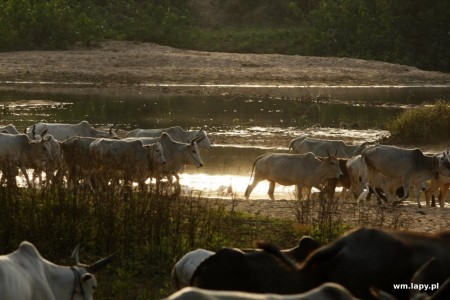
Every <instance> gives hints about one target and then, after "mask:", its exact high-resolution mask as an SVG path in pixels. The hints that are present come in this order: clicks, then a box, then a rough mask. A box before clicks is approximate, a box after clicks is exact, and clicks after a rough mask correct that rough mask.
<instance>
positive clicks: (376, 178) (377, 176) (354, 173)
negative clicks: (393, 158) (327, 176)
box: [346, 155, 426, 201]
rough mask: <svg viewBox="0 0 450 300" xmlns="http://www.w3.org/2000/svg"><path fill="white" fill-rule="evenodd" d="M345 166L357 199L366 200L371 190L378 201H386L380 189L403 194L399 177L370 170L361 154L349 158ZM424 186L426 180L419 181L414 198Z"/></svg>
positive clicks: (387, 192)
mask: <svg viewBox="0 0 450 300" xmlns="http://www.w3.org/2000/svg"><path fill="white" fill-rule="evenodd" d="M346 166H347V170H348V173H349V178H350V181H351V189H352V192H353V195H354V197H355V199H357V201H360V200H366V197H367V196H369V195H370V194H371V193H372V192H373V193H374V194H375V196H376V197H377V198H378V201H380V199H382V200H384V201H387V198H386V196H385V195H383V194H380V192H381V191H382V192H383V193H385V194H387V195H391V196H393V195H395V194H398V195H403V194H404V191H403V190H402V189H401V188H402V180H401V178H397V179H392V178H388V177H386V176H385V175H383V174H382V173H380V172H370V170H369V168H368V167H367V165H366V163H365V161H364V160H363V158H362V156H361V155H357V156H355V157H352V158H350V159H349V160H348V161H347V164H346ZM364 187H365V190H364ZM399 188H400V190H399ZM425 188H426V182H421V183H419V184H418V185H417V186H416V189H415V195H416V199H419V197H420V192H421V191H423V190H425ZM369 189H371V191H369ZM358 195H359V196H358ZM418 201H419V200H418Z"/></svg>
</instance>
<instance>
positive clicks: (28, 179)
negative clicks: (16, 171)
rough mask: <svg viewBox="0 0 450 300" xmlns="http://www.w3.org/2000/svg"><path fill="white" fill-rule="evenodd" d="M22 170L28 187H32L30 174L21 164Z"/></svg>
mask: <svg viewBox="0 0 450 300" xmlns="http://www.w3.org/2000/svg"><path fill="white" fill-rule="evenodd" d="M20 171H22V174H23V176H24V177H25V180H26V182H27V185H28V188H32V187H33V184H32V183H31V181H30V177H29V176H28V173H27V169H26V168H25V167H23V166H21V167H20Z"/></svg>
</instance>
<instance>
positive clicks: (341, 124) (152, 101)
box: [0, 87, 450, 199]
mask: <svg viewBox="0 0 450 300" xmlns="http://www.w3.org/2000/svg"><path fill="white" fill-rule="evenodd" d="M203 88H205V87H203ZM285 88H289V87H285ZM334 90H337V92H338V94H337V95H339V97H338V99H337V98H336V97H335V96H334V95H331V94H330V91H333V89H328V90H327V91H326V92H323V91H322V92H321V91H320V90H319V91H318V90H314V89H310V90H308V93H307V94H304V95H301V96H297V97H270V96H244V95H242V94H241V95H233V94H228V93H224V95H221V96H217V95H216V96H207V95H183V94H179V95H173V94H170V95H162V96H161V95H158V96H153V95H149V94H139V93H130V94H123V93H119V94H118V93H108V92H102V93H91V94H83V93H81V94H80V93H73V94H71V93H48V92H23V91H21V92H16V91H1V92H0V105H1V108H2V111H1V118H0V125H6V124H9V123H12V124H14V125H15V126H16V127H17V128H18V130H19V131H23V130H24V129H25V128H26V127H27V126H30V125H32V124H34V123H36V122H39V121H42V120H45V121H47V122H57V123H78V122H80V121H81V120H87V121H89V122H90V123H91V124H92V125H93V126H95V127H101V128H109V127H111V126H113V127H114V128H117V129H119V133H122V134H123V135H124V134H125V133H126V132H127V131H129V130H132V129H135V128H161V127H169V126H175V125H178V126H181V127H183V128H185V129H198V128H200V127H203V128H205V129H206V131H207V132H208V134H209V137H210V139H211V141H212V142H213V143H214V148H213V150H211V151H202V153H201V155H202V158H203V160H204V163H205V166H204V167H202V168H200V169H196V168H195V167H191V166H188V167H186V169H185V170H183V171H182V172H181V184H182V186H183V189H184V190H185V192H189V193H196V194H199V193H201V194H202V195H203V196H210V197H238V198H242V196H243V193H244V191H245V188H246V186H247V184H248V183H249V178H250V173H251V167H252V164H253V161H254V159H255V158H256V157H257V156H259V155H261V154H264V153H267V152H275V151H276V152H285V151H287V148H288V143H289V140H290V139H292V138H294V137H296V136H300V135H304V134H308V135H310V136H313V137H324V138H334V139H342V140H344V141H348V142H355V143H359V142H363V141H374V140H376V139H378V138H380V137H381V136H383V135H386V134H387V132H386V131H385V130H384V129H383V128H384V125H385V124H386V122H387V121H389V120H390V119H392V118H395V117H397V116H398V115H399V114H400V113H401V112H402V111H404V110H405V109H407V108H409V107H411V106H414V105H417V104H421V103H424V102H431V101H433V100H434V99H436V98H439V97H441V96H442V95H444V97H445V96H448V95H450V93H449V89H448V88H447V89H444V88H442V87H439V88H435V89H430V88H429V87H428V88H422V89H420V88H419V87H411V88H410V89H407V88H405V87H402V88H400V87H391V88H388V87H384V88H380V87H378V88H376V87H374V89H373V90H370V89H368V88H357V89H356V88H355V89H353V90H352V89H351V88H349V89H342V88H338V87H335V88H334ZM374 90H375V91H376V92H374ZM352 91H353V92H352ZM363 91H365V93H363ZM267 189H268V183H266V182H261V183H260V184H259V185H258V186H257V188H256V189H255V190H254V191H253V193H252V196H251V199H268V197H267V194H266V192H267ZM275 198H276V199H293V198H294V196H293V189H292V187H286V188H284V187H281V186H278V185H277V187H276V189H275Z"/></svg>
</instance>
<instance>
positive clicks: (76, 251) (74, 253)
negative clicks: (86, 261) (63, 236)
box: [70, 244, 81, 266]
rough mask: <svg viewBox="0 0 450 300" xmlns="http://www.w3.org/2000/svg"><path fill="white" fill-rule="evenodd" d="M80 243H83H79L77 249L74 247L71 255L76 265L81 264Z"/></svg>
mask: <svg viewBox="0 0 450 300" xmlns="http://www.w3.org/2000/svg"><path fill="white" fill-rule="evenodd" d="M80 245H81V244H78V245H77V246H76V247H75V249H73V251H72V255H71V256H70V258H72V259H73V260H74V261H75V265H77V266H78V265H79V264H80V257H79V252H80Z"/></svg>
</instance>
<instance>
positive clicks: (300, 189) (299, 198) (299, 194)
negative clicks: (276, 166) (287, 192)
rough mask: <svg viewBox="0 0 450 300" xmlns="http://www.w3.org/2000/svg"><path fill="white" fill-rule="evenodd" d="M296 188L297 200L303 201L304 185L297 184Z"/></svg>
mask: <svg viewBox="0 0 450 300" xmlns="http://www.w3.org/2000/svg"><path fill="white" fill-rule="evenodd" d="M296 188H297V191H296V192H297V200H302V188H303V185H302V184H300V183H299V184H297V185H296Z"/></svg>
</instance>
